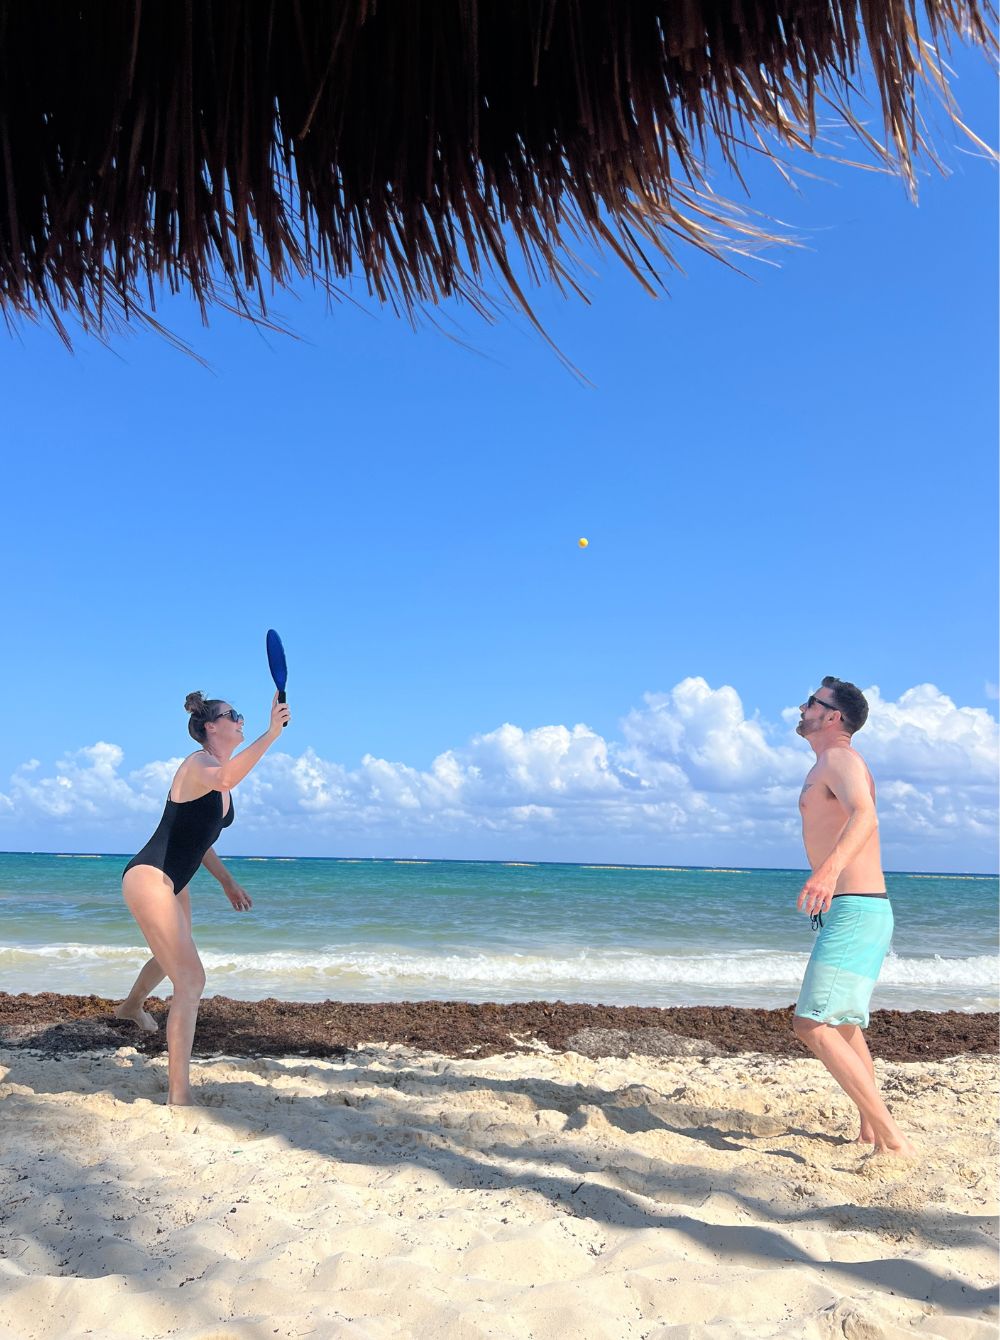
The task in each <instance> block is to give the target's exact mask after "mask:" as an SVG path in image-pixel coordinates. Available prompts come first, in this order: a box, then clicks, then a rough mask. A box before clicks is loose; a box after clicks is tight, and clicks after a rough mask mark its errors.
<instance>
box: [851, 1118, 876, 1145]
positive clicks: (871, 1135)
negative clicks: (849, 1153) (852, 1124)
mask: <svg viewBox="0 0 1000 1340" xmlns="http://www.w3.org/2000/svg"><path fill="white" fill-rule="evenodd" d="M855 1143H856V1144H859V1145H873V1144H874V1143H875V1132H874V1131H873V1130H872V1128H871V1126H869V1124H868V1122H867V1121H862V1123H861V1132H860V1134H859V1135H857V1136H856V1137H855Z"/></svg>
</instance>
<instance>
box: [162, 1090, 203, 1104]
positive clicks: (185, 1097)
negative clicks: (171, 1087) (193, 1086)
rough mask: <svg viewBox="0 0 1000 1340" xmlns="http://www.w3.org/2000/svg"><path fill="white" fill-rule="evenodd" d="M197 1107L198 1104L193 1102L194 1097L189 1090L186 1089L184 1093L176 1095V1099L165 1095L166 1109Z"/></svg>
mask: <svg viewBox="0 0 1000 1340" xmlns="http://www.w3.org/2000/svg"><path fill="white" fill-rule="evenodd" d="M197 1106H198V1104H197V1103H196V1102H195V1101H194V1097H193V1095H192V1093H191V1090H190V1089H188V1090H187V1092H186V1093H181V1094H178V1095H177V1097H176V1098H174V1097H172V1096H171V1095H170V1094H169V1093H168V1094H167V1107H197Z"/></svg>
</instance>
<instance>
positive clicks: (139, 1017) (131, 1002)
mask: <svg viewBox="0 0 1000 1340" xmlns="http://www.w3.org/2000/svg"><path fill="white" fill-rule="evenodd" d="M166 975H167V974H166V973H165V972H164V971H163V968H162V967H161V966H160V961H159V959H156V958H151V959H150V960H149V961H148V962H147V963H146V964H145V966H144V967H143V968H142V971H141V972H140V973H139V976H138V977H137V978H136V979H135V982H134V983H133V985H132V990H131V991H130V992H129V993H128V995H127V996H126V997H125V999H124V1000H123V1001H122V1003H121V1004H120V1005H119V1006H118V1008H117V1009H116V1010H115V1018H116V1019H131V1020H132V1022H133V1023H134V1024H138V1026H139V1028H140V1029H141V1030H142V1032H143V1033H156V1032H158V1031H159V1027H160V1025H159V1024H158V1023H157V1022H156V1020H155V1019H154V1018H153V1016H152V1015H151V1014H150V1013H149V1011H148V1010H147V1009H145V1008H144V1007H145V1004H146V1000H147V998H148V997H149V996H150V995H152V993H153V991H154V990H155V989H156V988H157V987H158V986H159V985H160V983H161V982H162V981H163V979H164V977H166Z"/></svg>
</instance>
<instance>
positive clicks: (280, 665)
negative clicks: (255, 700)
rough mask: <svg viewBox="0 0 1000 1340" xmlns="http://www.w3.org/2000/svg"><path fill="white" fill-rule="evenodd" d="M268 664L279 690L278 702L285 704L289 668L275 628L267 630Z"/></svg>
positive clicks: (275, 685)
mask: <svg viewBox="0 0 1000 1340" xmlns="http://www.w3.org/2000/svg"><path fill="white" fill-rule="evenodd" d="M267 664H268V666H269V668H270V671H271V678H272V679H273V680H274V687H275V688H276V689H277V690H278V702H279V703H283V702H284V701H285V684H286V683H287V682H288V666H287V665H286V664H285V649H284V647H283V646H282V645H281V638H280V637H279V636H278V634H277V633H276V632H275V631H274V629H273V628H269V629H268V630H267ZM285 724H286V725H287V724H288V723H287V722H286V723H285Z"/></svg>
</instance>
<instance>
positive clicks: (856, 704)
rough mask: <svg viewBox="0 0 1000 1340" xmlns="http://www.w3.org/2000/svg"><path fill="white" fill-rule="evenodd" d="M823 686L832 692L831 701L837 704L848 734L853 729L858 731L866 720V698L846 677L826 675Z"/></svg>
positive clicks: (851, 732)
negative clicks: (839, 677)
mask: <svg viewBox="0 0 1000 1340" xmlns="http://www.w3.org/2000/svg"><path fill="white" fill-rule="evenodd" d="M823 687H824V689H829V690H830V692H831V693H832V694H833V701H834V702H835V703H836V705H837V711H838V712H839V713H840V715H841V718H842V720H843V722H844V726H845V727H846V729H847V732H848V734H849V735H853V734H854V732H855V731H859V730H860V729H861V727H862V726H863V725H864V724H865V722H866V721H867V720H868V699H867V698H866V697H865V695H864V694H863V693H862V692H861V690H860V689H859V688H858V686H857V684H851V683H850V682H849V681H848V680H846V679H838V678H837V677H836V675H827V676H826V677H825V678H824V680H823Z"/></svg>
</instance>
